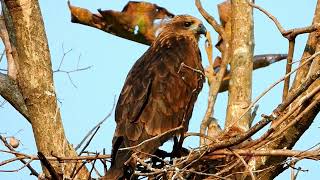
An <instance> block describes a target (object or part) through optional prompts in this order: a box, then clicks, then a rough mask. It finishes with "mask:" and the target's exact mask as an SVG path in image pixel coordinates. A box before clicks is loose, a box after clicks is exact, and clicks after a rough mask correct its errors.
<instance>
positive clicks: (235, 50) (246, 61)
mask: <svg viewBox="0 0 320 180" xmlns="http://www.w3.org/2000/svg"><path fill="white" fill-rule="evenodd" d="M231 9H232V15H231V17H232V27H231V44H232V45H231V63H230V67H231V72H230V73H231V79H230V84H229V99H228V108H227V119H226V127H227V128H231V127H234V128H236V129H239V130H240V131H242V132H245V131H247V130H248V129H249V124H250V113H246V114H245V115H243V114H244V112H245V111H246V108H247V107H248V106H249V105H250V103H251V86H252V84H251V81H252V69H253V63H252V62H253V48H254V43H253V17H252V7H250V6H249V4H248V3H247V1H246V0H232V1H231ZM241 116H242V118H241V120H239V117H241Z"/></svg>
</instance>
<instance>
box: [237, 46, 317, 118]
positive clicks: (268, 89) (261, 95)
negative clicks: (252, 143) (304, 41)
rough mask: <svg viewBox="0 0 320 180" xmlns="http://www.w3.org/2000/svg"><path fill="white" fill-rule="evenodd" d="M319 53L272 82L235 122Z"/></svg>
mask: <svg viewBox="0 0 320 180" xmlns="http://www.w3.org/2000/svg"><path fill="white" fill-rule="evenodd" d="M318 55H320V51H318V52H316V53H314V54H313V55H312V56H310V57H309V58H308V59H306V61H304V62H303V63H301V64H300V65H299V66H298V67H297V68H296V69H294V70H293V71H291V72H290V73H288V74H286V75H285V76H283V77H282V78H280V79H279V80H278V81H276V82H275V83H273V84H271V85H270V86H269V87H268V88H267V89H266V90H264V91H263V92H262V93H261V94H260V95H259V96H258V97H257V98H256V99H255V100H254V101H252V103H251V104H250V106H249V107H248V108H247V109H246V111H245V112H244V113H243V114H242V115H241V116H240V117H239V119H238V120H237V121H235V122H238V121H239V120H241V119H242V118H243V116H244V115H245V114H246V113H247V112H248V111H249V110H250V109H251V108H252V107H253V106H254V105H255V104H256V103H257V102H258V101H259V100H260V99H261V98H262V97H263V96H265V95H266V94H267V93H268V92H269V91H270V90H271V89H273V88H274V87H275V86H276V85H278V84H279V83H280V82H282V81H283V80H284V79H285V78H287V77H288V76H290V75H291V74H293V73H294V72H296V71H297V70H298V69H300V68H301V67H303V66H304V65H305V64H307V63H308V62H309V61H311V60H313V59H314V58H315V57H317V56H318Z"/></svg>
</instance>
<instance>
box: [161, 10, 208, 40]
mask: <svg viewBox="0 0 320 180" xmlns="http://www.w3.org/2000/svg"><path fill="white" fill-rule="evenodd" d="M166 33H173V34H177V35H179V34H181V35H188V36H194V37H195V38H196V39H199V37H200V35H201V34H204V35H206V33H207V30H206V28H205V27H204V25H203V24H202V22H201V21H200V20H199V19H197V18H195V17H193V16H190V15H177V16H175V17H173V18H172V19H170V20H167V21H166V22H165V23H163V25H162V26H161V28H160V29H159V30H158V32H157V34H158V35H161V34H166Z"/></svg>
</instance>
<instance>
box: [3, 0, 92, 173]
mask: <svg viewBox="0 0 320 180" xmlns="http://www.w3.org/2000/svg"><path fill="white" fill-rule="evenodd" d="M5 4H6V6H7V8H8V10H9V14H10V16H11V18H12V24H13V29H8V31H11V33H14V35H15V40H13V39H10V40H11V43H12V44H13V45H14V46H15V47H16V50H17V53H18V57H19V61H17V63H18V66H17V67H18V75H17V85H18V87H19V89H20V91H21V94H22V96H23V98H24V101H25V105H26V106H27V109H28V114H29V120H30V122H31V124H32V129H33V133H34V137H35V140H36V145H37V148H38V151H40V152H42V153H43V154H44V155H46V156H49V155H55V156H58V157H59V156H61V157H64V156H68V157H70V156H71V157H72V156H77V154H76V152H75V150H74V149H73V148H72V147H71V146H70V144H69V143H68V141H67V139H66V137H65V134H64V129H63V125H62V121H61V117H60V111H59V107H58V105H57V100H56V94H55V89H54V85H53V73H52V67H51V60H50V51H49V47H48V42H47V37H46V33H45V29H44V24H43V20H42V15H41V12H40V8H39V3H38V1H37V0H6V1H5ZM11 37H12V36H11ZM52 166H53V167H54V168H55V170H56V171H57V173H59V174H62V173H63V174H64V175H66V176H68V175H69V174H70V173H71V171H72V167H73V165H72V164H59V163H57V162H52ZM46 173H47V172H46ZM86 176H87V171H86V169H84V168H83V169H82V170H81V171H80V173H79V177H86Z"/></svg>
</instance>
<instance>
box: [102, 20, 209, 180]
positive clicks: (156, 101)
mask: <svg viewBox="0 0 320 180" xmlns="http://www.w3.org/2000/svg"><path fill="white" fill-rule="evenodd" d="M204 33H205V28H204V26H203V25H202V23H201V21H200V20H198V19H196V18H194V17H192V16H188V15H181V16H175V17H174V18H173V19H171V20H170V21H168V22H167V23H166V24H165V25H163V26H162V27H161V29H160V31H159V35H158V36H157V38H156V40H155V41H154V42H153V43H152V45H151V46H150V48H149V49H148V50H147V52H145V53H144V55H142V57H141V58H140V59H139V60H138V61H137V62H136V63H135V64H134V66H133V67H132V69H131V70H130V72H129V74H128V76H127V79H126V81H125V84H124V86H123V89H122V91H121V95H120V97H119V100H118V103H117V107H116V113H115V119H116V123H117V127H116V130H115V133H114V138H113V149H112V162H111V168H110V170H109V171H108V173H107V176H106V178H107V179H117V178H119V177H121V176H123V172H124V168H125V166H124V163H125V162H126V161H127V160H128V159H129V158H130V156H131V154H132V151H133V150H124V151H119V148H124V147H131V146H134V145H137V144H139V143H141V142H142V141H145V140H147V139H150V138H152V137H154V136H157V135H159V134H162V133H164V132H166V131H168V130H170V129H173V128H176V127H179V126H180V125H181V123H182V122H183V119H184V121H185V124H184V126H185V131H186V130H187V129H188V124H189V120H190V118H191V115H192V110H193V106H194V103H195V101H196V99H197V96H198V93H199V92H200V90H201V89H202V85H203V82H204V74H203V67H202V65H201V54H200V51H199V48H198V40H199V36H200V34H204ZM166 140H168V139H165V141H166ZM163 143H164V142H154V141H153V142H152V143H146V144H144V145H143V146H141V147H139V148H138V149H135V150H138V151H143V152H145V153H148V154H153V153H154V152H155V151H156V150H157V148H158V147H159V146H161V145H162V144H163ZM139 156H142V154H139Z"/></svg>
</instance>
